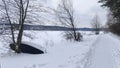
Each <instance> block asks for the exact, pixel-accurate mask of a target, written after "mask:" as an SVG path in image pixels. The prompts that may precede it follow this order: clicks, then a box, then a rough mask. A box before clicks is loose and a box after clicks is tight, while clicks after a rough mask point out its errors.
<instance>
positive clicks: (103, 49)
mask: <svg viewBox="0 0 120 68" xmlns="http://www.w3.org/2000/svg"><path fill="white" fill-rule="evenodd" d="M112 40H113V39H111V38H110V36H108V35H100V36H99V37H98V38H97V40H96V41H95V43H94V44H93V45H92V47H91V49H90V50H89V52H88V53H87V56H86V62H85V65H84V68H117V65H116V64H115V59H114V56H113V52H112V51H113V46H114V45H117V43H116V42H114V41H112Z"/></svg>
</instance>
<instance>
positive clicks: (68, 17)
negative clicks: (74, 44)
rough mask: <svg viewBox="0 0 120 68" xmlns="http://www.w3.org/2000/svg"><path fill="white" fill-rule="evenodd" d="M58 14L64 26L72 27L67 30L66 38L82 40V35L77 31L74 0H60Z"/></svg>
mask: <svg viewBox="0 0 120 68" xmlns="http://www.w3.org/2000/svg"><path fill="white" fill-rule="evenodd" d="M56 15H57V17H58V19H59V22H60V23H61V24H62V25H63V26H65V27H68V28H71V29H72V30H71V31H67V32H65V37H66V39H74V40H75V41H80V40H81V37H82V36H81V34H80V33H78V32H77V31H76V25H75V18H74V11H73V2H72V0H60V4H59V5H58V10H57V13H56Z"/></svg>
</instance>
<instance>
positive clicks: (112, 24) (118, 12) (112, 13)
mask: <svg viewBox="0 0 120 68" xmlns="http://www.w3.org/2000/svg"><path fill="white" fill-rule="evenodd" d="M99 2H100V3H103V5H102V6H103V7H107V8H108V9H109V14H108V21H107V27H108V30H109V31H111V32H113V33H115V34H117V35H120V0H100V1H99Z"/></svg>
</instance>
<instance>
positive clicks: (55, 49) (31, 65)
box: [0, 31, 98, 68]
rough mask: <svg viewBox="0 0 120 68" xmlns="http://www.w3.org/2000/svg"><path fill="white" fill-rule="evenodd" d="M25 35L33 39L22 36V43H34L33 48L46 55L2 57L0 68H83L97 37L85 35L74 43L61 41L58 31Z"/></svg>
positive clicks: (60, 34) (34, 32)
mask: <svg viewBox="0 0 120 68" xmlns="http://www.w3.org/2000/svg"><path fill="white" fill-rule="evenodd" d="M26 33H28V34H29V33H30V34H32V35H31V36H33V37H34V38H32V39H30V38H28V37H25V36H24V37H23V42H24V41H25V42H24V43H26V44H31V43H35V47H37V48H41V47H43V48H45V50H46V51H47V53H45V54H40V55H30V54H19V55H18V54H14V55H11V56H4V57H1V60H0V62H1V67H2V68H83V66H84V64H85V59H86V58H85V57H86V55H87V53H88V51H89V49H90V48H91V47H92V45H93V43H94V42H95V41H96V39H97V37H98V36H97V35H85V36H84V40H83V41H82V42H75V41H66V40H65V39H63V37H62V33H61V32H59V31H57V32H56V31H44V32H40V31H31V32H30V31H26ZM26 41H28V42H31V43H28V42H26ZM1 43H2V42H1ZM36 44H37V45H36ZM2 45H3V44H2ZM32 45H34V44H32ZM3 52H4V51H3Z"/></svg>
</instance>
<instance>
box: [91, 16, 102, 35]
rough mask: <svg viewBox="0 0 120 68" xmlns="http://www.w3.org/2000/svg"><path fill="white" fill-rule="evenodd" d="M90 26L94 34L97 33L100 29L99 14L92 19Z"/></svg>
mask: <svg viewBox="0 0 120 68" xmlns="http://www.w3.org/2000/svg"><path fill="white" fill-rule="evenodd" d="M91 26H92V27H93V28H94V31H95V34H99V32H100V29H101V23H100V19H99V16H98V15H97V14H96V15H95V16H94V18H93V20H92V23H91Z"/></svg>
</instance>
